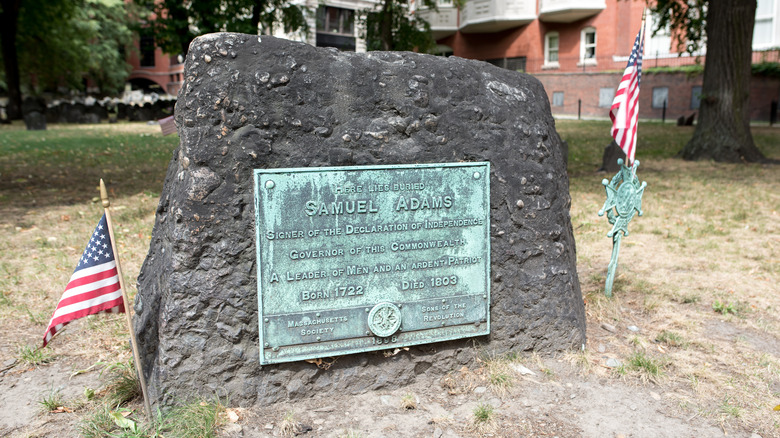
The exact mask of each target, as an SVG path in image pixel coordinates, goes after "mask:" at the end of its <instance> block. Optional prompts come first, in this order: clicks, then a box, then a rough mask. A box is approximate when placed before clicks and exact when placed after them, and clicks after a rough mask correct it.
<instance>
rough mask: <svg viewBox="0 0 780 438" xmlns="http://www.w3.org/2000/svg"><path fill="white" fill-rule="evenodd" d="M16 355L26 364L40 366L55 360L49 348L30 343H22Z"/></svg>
mask: <svg viewBox="0 0 780 438" xmlns="http://www.w3.org/2000/svg"><path fill="white" fill-rule="evenodd" d="M16 357H17V359H19V362H21V363H22V365H24V366H38V365H43V364H47V363H49V362H51V361H53V360H54V356H53V355H52V354H51V352H50V351H49V350H47V349H45V348H38V347H33V346H30V345H20V346H19V347H18V348H17V349H16Z"/></svg>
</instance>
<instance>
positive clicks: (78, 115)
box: [65, 102, 86, 123]
mask: <svg viewBox="0 0 780 438" xmlns="http://www.w3.org/2000/svg"><path fill="white" fill-rule="evenodd" d="M85 108H86V107H85V106H84V104H83V103H79V102H76V103H71V104H69V105H67V106H66V112H65V120H66V122H67V123H81V120H82V117H83V116H84V110H85Z"/></svg>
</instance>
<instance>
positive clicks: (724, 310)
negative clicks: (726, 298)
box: [712, 300, 737, 315]
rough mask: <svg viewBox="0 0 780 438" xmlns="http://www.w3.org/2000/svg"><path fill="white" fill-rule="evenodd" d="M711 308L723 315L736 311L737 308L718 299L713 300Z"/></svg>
mask: <svg viewBox="0 0 780 438" xmlns="http://www.w3.org/2000/svg"><path fill="white" fill-rule="evenodd" d="M712 310H714V311H716V312H718V313H720V314H723V315H728V314H729V313H732V314H733V313H737V309H736V307H734V304H733V303H726V302H721V301H720V300H715V302H714V303H712Z"/></svg>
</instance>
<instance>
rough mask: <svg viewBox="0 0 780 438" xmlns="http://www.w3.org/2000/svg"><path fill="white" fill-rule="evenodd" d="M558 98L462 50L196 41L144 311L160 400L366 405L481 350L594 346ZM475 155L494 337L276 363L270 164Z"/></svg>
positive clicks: (141, 330)
mask: <svg viewBox="0 0 780 438" xmlns="http://www.w3.org/2000/svg"><path fill="white" fill-rule="evenodd" d="M545 96H546V94H545V91H544V89H543V87H542V85H541V84H540V83H539V82H538V80H536V79H534V78H533V77H531V76H528V75H524V74H521V73H517V72H512V71H509V70H505V69H500V68H497V67H492V66H489V65H486V64H484V63H482V62H478V61H470V60H465V59H461V58H455V57H451V58H441V57H434V56H428V55H421V54H415V53H398V52H396V53H392V52H387V53H384V52H371V53H368V54H365V53H364V54H357V53H349V52H339V51H337V50H331V49H320V48H315V47H312V46H309V45H306V44H302V43H295V42H290V41H286V40H282V39H276V38H272V37H268V36H257V35H241V34H227V33H222V34H211V35H205V36H202V37H199V38H197V39H196V40H195V41H193V43H192V45H191V46H190V51H189V53H188V54H187V61H186V66H185V83H184V86H183V89H182V91H181V93H180V96H179V97H180V98H179V99H178V101H177V103H176V112H175V119H176V124H177V125H178V127H179V135H180V136H181V140H180V145H179V148H178V149H177V150H176V151H175V152H174V156H173V159H172V161H171V163H170V165H169V168H168V173H167V175H166V178H165V184H164V188H163V193H162V195H161V199H160V204H159V206H158V209H157V216H156V219H155V226H154V231H153V233H152V241H151V245H150V249H149V254H148V256H147V258H146V260H145V262H144V265H143V267H142V270H141V274H140V276H139V278H138V291H139V292H138V295H137V298H136V304H135V309H136V312H137V316H136V318H135V331H136V333H137V334H138V337H139V341H140V344H141V350H142V359H143V361H144V366H145V372H146V374H147V382H148V384H149V393H150V396H151V398H152V400H153V401H154V403H158V404H161V405H169V404H171V403H173V402H175V401H177V400H183V399H188V398H191V397H193V396H195V395H196V394H202V395H213V394H215V393H216V394H220V395H229V399H230V401H231V403H239V404H246V403H253V402H257V403H263V404H269V403H274V402H276V401H279V400H285V399H294V398H299V397H309V396H312V395H314V394H318V395H327V394H337V393H338V394H355V393H361V392H365V391H368V390H373V389H379V388H385V387H395V386H398V385H404V384H408V383H411V382H412V381H414V379H415V376H416V375H418V374H420V373H434V374H442V375H443V374H446V373H447V372H449V371H451V370H453V369H457V368H460V367H461V366H463V364H468V363H470V362H471V361H473V360H475V358H476V357H477V356H478V355H479V354H480V353H485V354H502V353H506V352H508V351H528V350H536V351H542V352H545V351H547V352H552V351H560V350H567V349H571V348H580V346H581V345H582V343H584V341H585V314H584V307H583V301H582V294H581V292H580V286H579V281H578V279H577V271H576V254H575V246H574V238H573V233H572V227H571V222H570V219H569V206H570V199H571V198H570V196H569V192H568V177H567V174H566V169H565V167H564V165H563V163H564V157H563V151H562V146H561V140H560V138H559V136H558V134H557V133H556V131H555V122H554V120H553V118H552V116H551V114H550V108H549V103H548V101H547V99H546V97H545ZM470 162H489V163H490V175H489V178H490V181H489V188H490V190H489V199H490V202H489V205H490V209H489V217H490V223H489V227H488V228H487V230H489V231H488V232H489V237H487V236H486V237H485V239H489V247H490V253H489V254H484V256H485V258H489V260H490V271H489V272H490V278H489V281H490V294H491V297H490V334H489V335H488V336H481V337H478V338H467V339H458V340H452V341H446V342H437V343H430V344H423V345H416V346H410V347H408V350H406V349H403V348H394V347H393V344H392V341H390V342H388V344H387V347H388V350H386V351H385V352H384V353H385V354H383V352H368V353H357V354H348V355H343V356H341V355H338V353H332V352H329V351H327V350H326V351H323V353H322V357H319V358H316V359H310V362H311V363H309V362H304V361H296V362H290V363H280V364H273V365H264V366H261V364H260V348H265V346H261V345H259V329H258V327H259V324H260V321H259V320H258V315H259V312H258V280H257V274H256V272H257V268H258V266H257V263H263V262H262V261H260V262H258V256H257V249H256V242H255V226H256V223H255V203H254V199H255V189H254V183H253V172H254V171H255V169H281V168H312V167H315V168H316V167H328V166H365V165H376V166H391V165H400V164H435V163H470ZM445 186H446V187H445ZM263 187H265V185H264V186H263ZM437 187H439V185H437ZM445 189H447V190H451V191H453V192H456V193H457V192H459V191H462V190H465V188H464V187H463V186H462V184H460V183H458V184H444V183H442V184H441V190H445ZM290 208H293V207H292V206H291V207H290ZM485 213H486V214H487V213H488V212H485ZM445 219H447V218H446V216H444V215H443V216H442V220H445ZM457 219H459V218H457ZM369 224H371V223H370V222H369ZM371 242H372V238H371V237H370V236H368V235H367V236H366V244H370V243H371ZM420 254H421V255H424V254H423V252H420ZM393 278H395V277H392V276H390V277H388V279H393ZM280 281H285V282H287V281H289V280H287V279H282V280H280ZM296 281H297V280H296ZM302 284H306V283H305V280H303V281H302Z"/></svg>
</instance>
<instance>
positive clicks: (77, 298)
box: [43, 215, 125, 347]
mask: <svg viewBox="0 0 780 438" xmlns="http://www.w3.org/2000/svg"><path fill="white" fill-rule="evenodd" d="M124 311H125V306H124V300H123V297H122V289H121V287H120V283H119V273H118V270H117V265H116V260H115V259H114V253H113V250H112V247H111V239H110V238H109V233H108V231H107V223H106V216H105V215H103V218H102V219H101V220H100V222H99V223H98V226H97V227H96V228H95V232H94V233H93V235H92V238H91V239H90V240H89V243H88V244H87V248H86V249H85V250H84V253H83V254H82V256H81V259H80V260H79V263H78V265H77V266H76V270H75V271H74V272H73V275H71V277H70V281H69V282H68V285H67V286H65V292H64V293H63V294H62V298H60V301H59V303H57V308H56V309H55V310H54V315H52V317H51V320H50V321H49V325H48V327H47V328H46V333H45V334H44V337H43V346H44V347H45V346H46V344H48V343H49V341H50V340H51V338H52V337H53V336H54V335H55V334H57V332H59V331H60V330H62V328H63V327H65V325H67V324H68V323H69V322H71V321H73V320H75V319H78V318H82V317H85V316H88V315H94V314H96V313H100V312H110V313H120V312H124Z"/></svg>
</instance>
